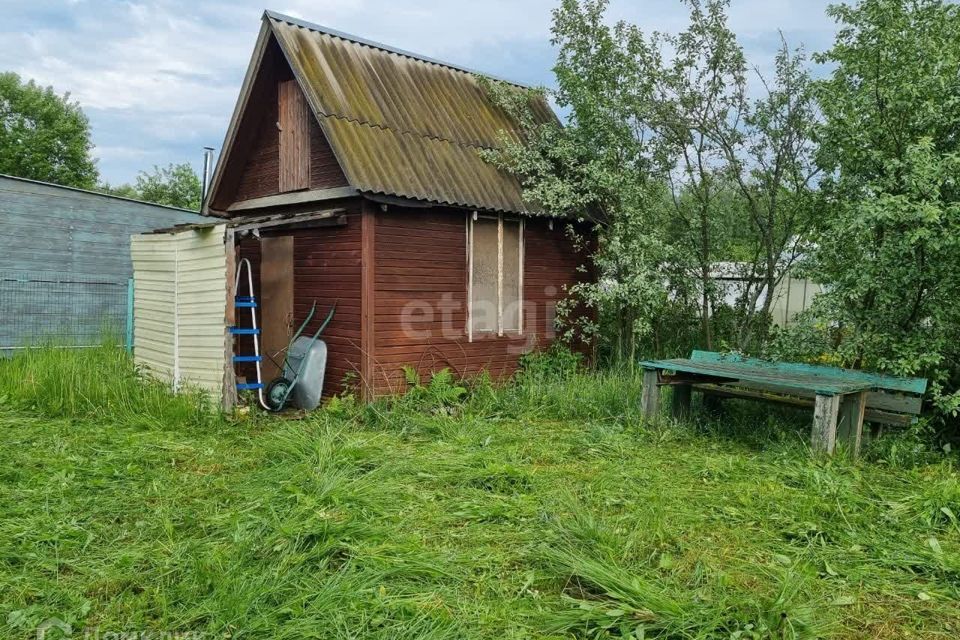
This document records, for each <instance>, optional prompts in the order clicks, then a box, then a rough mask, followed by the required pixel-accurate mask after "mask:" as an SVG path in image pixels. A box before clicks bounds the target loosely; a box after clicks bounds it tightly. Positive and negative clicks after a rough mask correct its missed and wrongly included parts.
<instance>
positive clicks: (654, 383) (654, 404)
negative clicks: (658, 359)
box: [640, 369, 660, 422]
mask: <svg viewBox="0 0 960 640" xmlns="http://www.w3.org/2000/svg"><path fill="white" fill-rule="evenodd" d="M659 382H660V380H659V379H658V377H657V370H656V369H644V370H643V390H642V395H641V396H640V415H642V416H643V419H644V420H648V421H651V422H653V421H655V420H656V419H657V414H658V413H659V411H660V385H659V384H658V383H659Z"/></svg>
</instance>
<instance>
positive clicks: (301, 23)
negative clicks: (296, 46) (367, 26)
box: [263, 9, 534, 89]
mask: <svg viewBox="0 0 960 640" xmlns="http://www.w3.org/2000/svg"><path fill="white" fill-rule="evenodd" d="M263 15H264V16H266V17H268V18H270V19H271V20H277V21H278V22H286V23H288V24H292V25H294V26H297V27H301V28H303V29H307V30H309V31H316V32H318V33H325V34H327V35H330V36H333V37H335V38H340V39H342V40H348V41H350V42H354V43H356V44H360V45H364V46H367V47H371V48H373V49H380V50H381V51H386V52H387V53H393V54H396V55H399V56H403V57H405V58H410V59H412V60H419V61H420V62H426V63H428V64H435V65H438V66H441V67H447V68H448V69H453V70H454V71H460V72H463V73H469V74H470V75H473V76H480V77H483V78H489V79H491V80H496V81H498V82H505V83H506V84H510V85H513V86H516V87H520V88H522V89H534V87H533V86H532V85H528V84H524V83H522V82H517V81H516V80H508V79H506V78H501V77H499V76H495V75H493V74H491V73H486V72H483V71H477V70H476V69H471V68H469V67H465V66H462V65H458V64H454V63H452V62H446V61H444V60H438V59H437V58H431V57H430V56H425V55H423V54H420V53H414V52H413V51H407V50H406V49H401V48H399V47H394V46H391V45H388V44H383V43H381V42H377V41H375V40H370V39H368V38H363V37H361V36H356V35H353V34H352V33H347V32H345V31H340V30H338V29H333V28H331V27H325V26H323V25H321V24H316V23H314V22H308V21H306V20H301V19H300V18H295V17H293V16H288V15H286V14H283V13H279V12H277V11H272V10H270V9H267V10H265V11H264V12H263Z"/></svg>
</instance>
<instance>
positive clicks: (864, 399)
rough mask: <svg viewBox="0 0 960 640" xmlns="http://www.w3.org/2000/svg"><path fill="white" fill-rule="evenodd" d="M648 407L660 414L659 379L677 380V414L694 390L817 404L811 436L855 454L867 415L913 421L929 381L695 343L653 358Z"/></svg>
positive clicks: (646, 375)
mask: <svg viewBox="0 0 960 640" xmlns="http://www.w3.org/2000/svg"><path fill="white" fill-rule="evenodd" d="M640 366H641V367H642V368H643V395H642V400H641V404H642V413H643V416H644V417H645V418H647V419H654V418H655V417H656V415H657V411H658V407H659V401H660V387H662V386H664V385H670V386H671V387H673V404H672V412H673V415H674V416H675V417H683V416H685V415H687V414H688V413H689V410H690V397H691V393H692V391H694V390H697V391H699V392H702V393H704V394H705V396H708V397H718V398H746V399H751V400H763V401H768V402H781V403H787V404H792V405H795V406H808V407H813V409H814V420H813V431H812V435H811V443H812V445H813V448H814V449H815V450H817V451H825V452H827V453H833V451H834V449H835V447H836V442H837V439H838V438H839V439H840V440H842V441H845V442H846V444H847V447H848V449H849V450H850V451H851V452H852V453H853V454H854V455H856V454H857V453H858V452H859V450H860V443H861V441H862V438H863V423H864V422H865V421H866V422H873V423H877V424H909V423H910V422H911V421H913V420H915V419H916V416H918V415H919V414H920V409H921V406H922V400H923V394H924V392H925V391H926V389H927V381H926V380H924V379H923V378H900V377H896V376H886V375H881V374H876V373H867V372H864V371H854V370H851V369H840V368H838V367H826V366H820V365H810V364H799V363H792V362H771V361H767V360H759V359H757V358H747V357H745V356H740V355H736V354H722V353H716V352H713V351H694V352H693V353H692V354H691V356H690V357H689V358H678V359H673V360H646V361H644V362H641V363H640Z"/></svg>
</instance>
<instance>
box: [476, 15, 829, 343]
mask: <svg viewBox="0 0 960 640" xmlns="http://www.w3.org/2000/svg"><path fill="white" fill-rule="evenodd" d="M686 4H687V5H688V7H689V9H690V23H689V26H688V27H687V29H686V30H684V31H682V32H681V33H679V34H676V35H665V34H657V33H654V34H652V35H650V36H646V35H645V34H644V33H643V32H642V31H641V30H640V29H639V28H638V27H636V26H635V25H631V24H627V23H625V22H620V23H617V24H616V25H614V26H609V25H607V24H606V23H605V21H604V15H605V12H606V8H607V2H606V0H582V1H577V0H564V1H563V2H562V3H561V5H560V7H559V8H558V9H556V10H555V11H554V24H553V43H554V44H555V45H556V46H557V47H558V49H559V55H558V59H557V64H556V66H555V67H554V71H555V74H556V77H557V86H558V88H557V90H556V92H555V93H554V95H553V97H554V99H555V100H556V102H557V103H558V104H559V105H560V106H561V107H562V108H565V109H568V110H569V112H570V117H569V121H568V123H567V125H566V126H564V127H561V126H559V125H557V124H553V123H547V124H537V123H535V122H534V121H533V120H532V119H531V118H530V117H529V115H525V103H524V101H523V100H522V99H520V98H519V97H517V95H516V93H515V92H510V91H507V90H504V89H501V90H497V89H496V88H495V87H494V89H493V91H494V95H495V96H496V97H497V98H498V99H499V100H500V103H501V104H502V105H504V106H505V108H506V109H507V110H508V111H510V112H511V113H512V114H513V115H514V116H515V117H516V118H517V119H518V120H519V121H520V122H521V124H522V125H523V127H522V128H523V131H524V136H523V139H522V140H520V141H515V140H504V141H503V145H502V148H503V151H502V152H500V153H491V154H487V157H488V158H490V159H491V160H492V161H494V162H496V163H497V164H498V165H499V166H501V167H502V168H505V169H507V170H510V171H513V172H514V173H515V174H517V175H519V176H520V179H521V181H522V184H523V186H524V189H525V194H526V196H527V197H528V198H529V199H530V200H531V201H533V202H535V203H537V204H539V205H540V206H541V207H542V209H543V210H544V211H546V212H548V213H550V214H554V215H557V214H559V215H567V216H570V215H572V216H588V217H590V218H591V219H592V220H593V221H594V222H595V224H596V225H597V229H598V232H599V246H598V250H597V251H596V252H595V254H594V256H593V258H594V261H595V263H596V271H597V273H598V276H599V277H598V279H597V281H596V282H594V283H588V284H585V285H581V286H579V287H578V288H577V289H575V291H574V294H576V295H578V296H580V298H581V301H585V302H586V303H587V304H588V305H590V306H593V307H595V308H597V309H599V310H600V315H601V316H606V317H612V318H614V321H613V324H615V325H616V328H617V331H616V334H617V335H616V342H617V344H616V346H617V348H618V351H619V353H620V354H621V355H623V356H626V357H629V358H630V359H631V361H632V359H633V358H632V356H633V353H634V352H635V350H636V342H637V339H641V340H647V341H649V342H652V343H653V344H654V346H655V348H656V350H657V351H660V350H661V347H662V343H661V342H660V340H659V339H658V336H659V335H662V333H666V332H669V331H672V332H673V333H674V334H675V333H676V326H677V322H676V319H677V318H678V317H679V318H683V317H690V316H692V317H698V318H699V324H700V327H701V328H700V338H699V343H700V344H703V345H705V346H708V347H712V346H714V342H715V336H714V325H715V324H716V322H717V321H716V313H715V312H716V311H717V307H718V305H719V304H720V299H721V297H722V293H723V292H721V291H719V290H718V288H717V287H716V285H715V279H714V272H715V267H716V265H717V263H718V262H719V261H721V260H725V259H729V256H731V255H733V254H736V255H737V256H739V257H741V258H742V257H744V256H746V257H747V260H746V264H744V265H742V269H741V270H742V271H743V274H742V275H743V277H744V278H745V279H746V280H747V282H748V283H749V284H748V285H747V286H746V287H744V289H743V290H742V291H741V292H740V293H739V298H740V299H739V300H738V302H737V304H736V311H737V313H736V314H735V318H736V320H735V322H734V325H735V330H733V331H729V332H727V335H726V336H725V339H729V341H731V342H733V343H734V345H735V346H740V347H742V348H744V347H749V346H753V345H754V342H755V339H754V338H755V336H756V335H757V334H758V333H762V331H763V330H765V329H766V322H765V321H761V320H765V318H766V316H767V314H768V311H769V307H770V303H771V300H772V295H771V293H772V291H773V288H774V287H775V286H776V284H777V283H779V281H780V280H781V279H782V278H783V276H784V274H785V273H786V270H787V269H788V268H789V266H790V262H791V261H792V257H790V256H793V255H795V254H796V251H791V250H790V249H791V248H792V245H794V244H795V243H797V242H798V241H799V240H801V239H802V238H803V236H804V234H805V232H806V228H807V222H808V220H809V217H810V206H809V201H810V199H811V198H810V190H811V189H810V181H811V180H812V177H813V175H814V174H815V173H816V171H815V169H814V168H813V162H812V150H811V145H810V133H811V131H812V129H813V122H814V118H815V111H814V108H813V102H812V95H811V92H810V89H809V78H808V76H807V74H806V71H805V70H804V64H805V59H804V57H803V55H802V54H798V53H794V52H791V51H790V50H789V49H788V48H787V46H786V44H784V46H783V49H782V51H781V52H780V54H779V55H778V57H777V60H776V62H777V65H776V77H775V78H774V80H773V81H772V82H770V83H763V86H764V88H765V92H764V94H763V96H762V97H761V99H759V100H757V101H754V102H751V101H750V100H748V97H747V95H748V94H747V80H746V76H747V72H746V63H745V60H744V56H743V52H742V50H741V48H740V46H739V44H738V43H737V41H736V37H735V35H734V34H733V32H732V31H730V29H729V28H728V26H727V15H726V10H727V6H728V3H727V2H726V0H705V1H700V0H687V2H686ZM664 52H669V59H667V57H666V56H665V53H664ZM784 256H787V257H786V258H785V257H784ZM727 315H728V317H729V314H727ZM608 326H609V325H608ZM659 327H667V329H666V331H664V332H660V331H658V328H659ZM587 328H589V329H593V330H596V329H597V328H598V327H596V326H592V327H587Z"/></svg>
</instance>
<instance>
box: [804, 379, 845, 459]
mask: <svg viewBox="0 0 960 640" xmlns="http://www.w3.org/2000/svg"><path fill="white" fill-rule="evenodd" d="M839 408H840V396H827V395H823V394H820V393H818V394H817V400H816V404H815V405H814V408H813V432H812V434H811V445H812V446H813V450H814V451H815V452H818V453H826V454H828V455H833V450H834V448H835V447H836V444H837V412H838V410H839Z"/></svg>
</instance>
